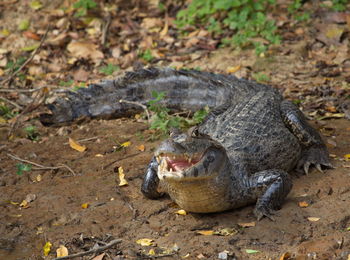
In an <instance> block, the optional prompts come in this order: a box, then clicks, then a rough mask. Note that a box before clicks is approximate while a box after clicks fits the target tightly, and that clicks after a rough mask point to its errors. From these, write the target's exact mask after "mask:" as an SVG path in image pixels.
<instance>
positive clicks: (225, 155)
mask: <svg viewBox="0 0 350 260" xmlns="http://www.w3.org/2000/svg"><path fill="white" fill-rule="evenodd" d="M152 91H157V92H165V93H166V96H165V98H164V99H163V100H162V102H163V103H164V104H165V105H166V106H167V107H168V108H170V109H172V110H187V111H196V110H198V109H201V108H203V107H205V106H208V107H209V108H210V109H211V111H210V113H209V114H208V116H207V117H206V118H205V120H204V121H203V122H202V123H201V124H199V125H198V126H196V127H194V128H192V129H191V130H190V131H188V132H187V133H181V132H179V131H172V133H171V134H170V137H169V139H167V140H165V141H164V142H163V143H162V144H161V145H160V146H159V147H158V149H157V150H156V152H155V154H154V156H153V158H152V160H151V162H150V164H149V166H148V168H147V170H146V173H145V176H144V179H143V184H142V187H141V191H142V193H143V194H144V195H145V196H146V197H147V198H150V199H156V198H159V197H160V196H161V195H162V193H161V192H160V191H159V187H162V188H163V190H165V191H166V193H168V194H169V196H170V197H171V199H173V200H174V201H175V202H176V203H177V204H178V205H179V206H180V207H181V208H183V209H185V210H186V211H189V212H197V213H209V212H219V211H225V210H229V209H233V208H238V207H242V206H244V205H248V204H253V203H255V202H256V206H255V209H254V214H255V216H256V217H257V218H258V219H259V220H260V219H261V218H262V217H264V216H266V217H268V218H271V219H273V217H272V215H273V213H274V210H277V209H280V207H281V204H282V203H283V201H284V199H285V197H286V196H287V195H288V193H289V192H290V190H291V188H292V181H291V178H290V176H289V175H288V172H289V171H291V170H293V169H295V168H297V169H301V170H304V171H305V173H307V172H308V170H309V167H310V166H311V165H313V166H315V167H316V168H317V169H318V170H320V171H322V169H321V168H322V167H326V168H327V167H332V165H331V163H330V160H329V154H328V151H327V148H326V146H325V144H324V142H323V141H322V139H321V136H320V134H319V133H318V132H317V131H316V130H315V129H314V128H312V127H311V126H310V125H309V123H308V122H307V120H306V118H305V116H304V115H303V113H302V112H301V111H300V110H299V109H298V108H297V107H296V106H295V105H294V104H293V103H292V102H291V101H288V100H284V99H283V97H282V95H281V94H280V93H279V91H278V90H277V89H274V88H272V87H271V86H268V85H263V84H258V83H256V82H254V81H248V80H245V79H238V78H237V77H235V76H232V75H222V74H213V73H208V72H199V71H193V70H173V69H156V68H149V69H142V70H138V71H135V72H127V73H126V74H125V76H124V77H121V78H119V79H116V80H107V81H104V82H102V83H100V84H93V85H90V86H89V87H88V88H82V89H79V90H78V91H77V92H67V93H65V96H64V98H58V99H57V100H56V101H55V102H54V103H52V104H50V105H48V107H49V109H50V110H51V114H47V115H44V116H43V117H42V122H43V123H46V124H47V123H50V124H62V123H67V122H71V121H74V120H77V119H79V118H84V117H89V118H97V117H98V118H116V117H122V116H126V115H130V114H132V113H135V112H138V111H140V110H142V107H140V105H139V104H143V105H146V104H147V102H148V101H150V100H152ZM121 99H123V100H128V101H131V102H120V100H121Z"/></svg>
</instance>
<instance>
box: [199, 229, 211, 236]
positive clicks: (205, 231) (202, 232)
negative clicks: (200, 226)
mask: <svg viewBox="0 0 350 260" xmlns="http://www.w3.org/2000/svg"><path fill="white" fill-rule="evenodd" d="M196 233H197V234H200V235H203V236H212V235H214V230H199V231H197V232H196Z"/></svg>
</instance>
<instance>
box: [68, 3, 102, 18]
mask: <svg viewBox="0 0 350 260" xmlns="http://www.w3.org/2000/svg"><path fill="white" fill-rule="evenodd" d="M96 6H97V4H96V2H95V1H93V0H79V1H77V2H75V3H74V4H73V7H74V8H75V9H77V12H76V13H75V16H76V17H81V16H85V15H86V14H87V11H88V10H89V9H93V8H95V7H96Z"/></svg>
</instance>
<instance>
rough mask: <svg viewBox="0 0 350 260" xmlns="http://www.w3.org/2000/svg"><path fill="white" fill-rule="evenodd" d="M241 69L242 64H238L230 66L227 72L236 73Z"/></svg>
mask: <svg viewBox="0 0 350 260" xmlns="http://www.w3.org/2000/svg"><path fill="white" fill-rule="evenodd" d="M240 69H241V65H237V66H233V67H228V68H227V70H226V72H227V73H235V72H237V71H238V70H240Z"/></svg>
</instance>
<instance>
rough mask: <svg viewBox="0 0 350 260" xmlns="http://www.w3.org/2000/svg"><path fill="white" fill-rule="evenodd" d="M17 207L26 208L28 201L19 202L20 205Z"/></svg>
mask: <svg viewBox="0 0 350 260" xmlns="http://www.w3.org/2000/svg"><path fill="white" fill-rule="evenodd" d="M19 206H20V207H22V208H28V201H26V200H23V201H22V202H21V204H19Z"/></svg>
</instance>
